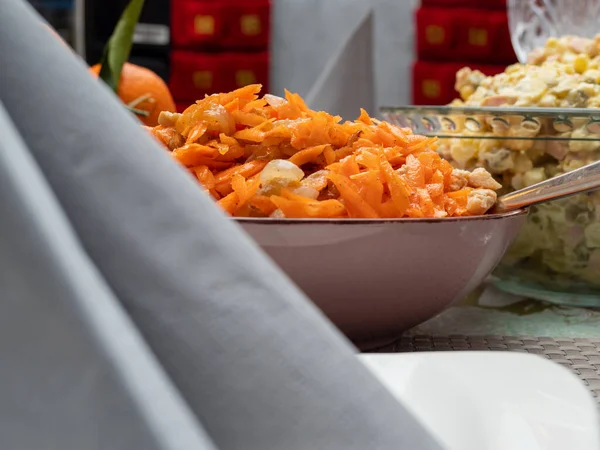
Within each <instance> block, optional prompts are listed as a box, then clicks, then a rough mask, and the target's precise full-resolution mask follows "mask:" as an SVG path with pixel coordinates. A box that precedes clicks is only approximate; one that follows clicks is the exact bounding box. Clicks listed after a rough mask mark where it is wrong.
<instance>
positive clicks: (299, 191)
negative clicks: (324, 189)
mask: <svg viewBox="0 0 600 450" xmlns="http://www.w3.org/2000/svg"><path fill="white" fill-rule="evenodd" d="M292 193H294V194H296V195H301V196H302V197H306V198H310V199H313V200H316V199H317V198H318V197H319V191H317V190H316V189H315V188H312V187H310V186H300V187H297V188H296V189H294V190H293V191H292Z"/></svg>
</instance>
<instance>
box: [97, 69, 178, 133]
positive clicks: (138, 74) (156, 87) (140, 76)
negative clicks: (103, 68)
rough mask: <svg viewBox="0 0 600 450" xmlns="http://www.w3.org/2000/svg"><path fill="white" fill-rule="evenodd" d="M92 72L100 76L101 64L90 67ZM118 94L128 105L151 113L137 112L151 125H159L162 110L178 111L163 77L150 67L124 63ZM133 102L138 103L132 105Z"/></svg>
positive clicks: (139, 117) (139, 116)
mask: <svg viewBox="0 0 600 450" xmlns="http://www.w3.org/2000/svg"><path fill="white" fill-rule="evenodd" d="M90 72H91V73H93V74H94V75H95V76H98V74H99V73H100V64H96V65H94V66H92V67H90ZM118 95H119V98H120V99H121V101H122V102H123V103H125V104H126V105H131V106H132V107H133V108H135V109H137V110H141V111H146V112H147V113H148V114H149V115H148V117H144V116H142V115H139V114H136V117H137V118H138V119H140V121H142V122H143V123H144V125H147V126H149V127H154V126H156V125H158V115H159V114H160V113H161V111H170V112H176V108H175V102H174V101H173V97H172V96H171V92H170V91H169V88H168V87H167V85H166V83H165V82H164V81H163V79H162V78H161V77H159V76H158V75H157V74H156V73H154V72H152V71H151V70H150V69H146V68H145V67H141V66H137V65H135V64H131V63H125V64H124V65H123V70H122V71H121V81H120V82H119V91H118ZM139 100H142V101H139ZM138 101H139V102H138ZM132 102H138V103H136V104H135V105H132Z"/></svg>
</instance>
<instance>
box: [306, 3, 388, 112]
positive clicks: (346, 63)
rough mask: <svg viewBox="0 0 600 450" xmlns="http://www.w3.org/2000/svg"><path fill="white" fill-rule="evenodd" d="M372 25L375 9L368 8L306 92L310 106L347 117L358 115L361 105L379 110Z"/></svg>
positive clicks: (371, 109)
mask: <svg viewBox="0 0 600 450" xmlns="http://www.w3.org/2000/svg"><path fill="white" fill-rule="evenodd" d="M372 25H373V12H372V11H369V12H368V13H367V14H366V16H365V17H364V19H363V20H362V21H361V22H360V23H359V24H358V25H357V26H356V27H355V29H354V30H353V31H352V34H351V35H350V38H349V39H348V40H347V41H346V43H345V44H344V46H343V47H342V48H341V49H340V50H339V51H338V52H337V54H336V55H334V56H333V57H332V58H331V59H330V60H329V62H328V64H327V66H326V67H325V70H323V72H322V73H321V76H320V77H319V79H318V80H317V82H316V83H315V85H314V86H313V88H312V89H311V91H310V92H309V93H308V95H307V96H306V102H307V104H308V105H309V106H310V107H311V108H313V109H316V110H321V111H327V112H329V113H332V114H338V115H340V116H342V117H343V118H344V119H345V120H354V119H355V118H356V117H358V115H359V112H360V108H364V109H366V110H367V112H369V113H370V114H372V115H374V114H376V112H377V111H376V110H375V103H376V102H375V79H374V74H373V71H374V61H373V26H372Z"/></svg>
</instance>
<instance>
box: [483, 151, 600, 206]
mask: <svg viewBox="0 0 600 450" xmlns="http://www.w3.org/2000/svg"><path fill="white" fill-rule="evenodd" d="M599 188H600V161H597V162H595V163H592V164H588V165H587V166H585V167H582V168H580V169H576V170H573V171H571V172H568V173H565V174H562V175H559V176H557V177H554V178H550V179H549V180H546V181H542V182H541V183H537V184H534V185H532V186H529V187H526V188H524V189H520V190H518V191H515V192H511V193H510V194H506V195H503V196H502V197H500V198H499V199H498V201H497V202H496V206H495V207H494V210H493V211H492V212H493V213H503V212H508V211H514V210H517V209H522V208H526V207H528V206H532V205H536V204H538V203H545V202H549V201H551V200H557V199H560V198H564V197H569V196H571V195H575V194H581V193H584V192H589V191H594V190H596V189H599Z"/></svg>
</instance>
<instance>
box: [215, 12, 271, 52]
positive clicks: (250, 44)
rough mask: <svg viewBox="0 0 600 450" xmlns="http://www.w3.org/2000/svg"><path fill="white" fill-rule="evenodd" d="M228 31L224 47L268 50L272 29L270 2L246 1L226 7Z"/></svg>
mask: <svg viewBox="0 0 600 450" xmlns="http://www.w3.org/2000/svg"><path fill="white" fill-rule="evenodd" d="M224 15H225V17H226V23H227V31H226V35H225V37H224V40H223V46H224V47H228V48H267V47H268V45H269V37H270V28H271V23H270V19H271V4H270V1H269V0H244V1H235V2H230V3H228V4H225V5H224Z"/></svg>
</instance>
